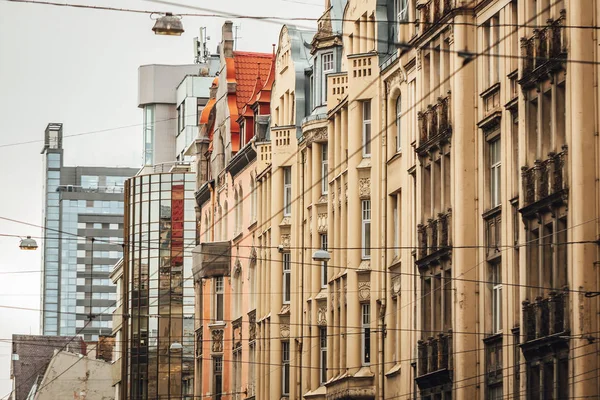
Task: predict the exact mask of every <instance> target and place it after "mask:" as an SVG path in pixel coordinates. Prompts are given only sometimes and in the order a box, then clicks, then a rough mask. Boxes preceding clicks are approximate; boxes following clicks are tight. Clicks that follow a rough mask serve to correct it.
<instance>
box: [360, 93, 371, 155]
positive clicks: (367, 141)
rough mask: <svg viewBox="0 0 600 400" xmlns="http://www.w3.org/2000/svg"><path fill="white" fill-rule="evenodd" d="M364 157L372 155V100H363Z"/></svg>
mask: <svg viewBox="0 0 600 400" xmlns="http://www.w3.org/2000/svg"><path fill="white" fill-rule="evenodd" d="M362 106H363V109H362V113H363V115H362V135H363V137H362V140H363V157H371V100H366V101H363V102H362Z"/></svg>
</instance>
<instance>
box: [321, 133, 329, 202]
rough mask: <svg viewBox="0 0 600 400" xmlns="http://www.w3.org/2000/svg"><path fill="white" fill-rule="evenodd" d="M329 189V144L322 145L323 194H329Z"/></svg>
mask: <svg viewBox="0 0 600 400" xmlns="http://www.w3.org/2000/svg"><path fill="white" fill-rule="evenodd" d="M328 189H329V160H328V159H327V144H325V143H324V144H322V145H321V194H327V192H328Z"/></svg>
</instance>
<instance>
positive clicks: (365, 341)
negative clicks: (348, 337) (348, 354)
mask: <svg viewBox="0 0 600 400" xmlns="http://www.w3.org/2000/svg"><path fill="white" fill-rule="evenodd" d="M360 313H361V340H360V347H361V364H362V365H363V366H368V365H371V304H370V303H362V304H361V305H360Z"/></svg>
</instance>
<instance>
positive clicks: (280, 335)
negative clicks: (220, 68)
mask: <svg viewBox="0 0 600 400" xmlns="http://www.w3.org/2000/svg"><path fill="white" fill-rule="evenodd" d="M599 17H600V12H599V11H598V7H597V4H596V2H595V1H593V2H592V1H574V0H558V1H551V0H548V1H541V0H538V1H533V0H513V1H508V0H505V1H500V0H494V1H473V2H467V1H460V0H440V1H437V0H429V1H414V0H406V1H385V0H366V1H358V0H350V1H348V2H331V3H330V2H326V9H325V11H324V13H323V16H322V18H321V19H319V21H318V31H317V34H316V35H313V33H311V34H310V38H308V39H306V38H305V36H307V33H306V32H302V31H299V30H297V29H296V28H294V27H292V26H285V27H283V29H282V31H281V35H280V38H279V43H278V46H277V53H276V64H275V69H274V71H275V78H274V84H273V90H272V93H271V102H270V129H269V130H268V132H267V134H266V135H264V136H261V137H260V138H257V139H256V140H255V141H254V142H253V144H252V146H253V148H255V151H256V160H255V161H252V163H250V164H248V168H251V169H252V171H253V172H252V173H249V175H248V176H252V177H253V178H255V182H256V186H255V187H256V189H255V190H256V193H257V194H256V196H257V200H256V201H257V203H256V207H257V211H256V217H257V218H256V219H257V223H256V226H255V228H252V229H253V230H252V231H249V232H247V233H246V234H245V235H247V236H248V237H251V238H252V240H251V241H249V239H244V240H248V243H251V244H248V245H247V247H246V248H247V249H251V251H255V252H256V253H255V256H254V255H253V254H254V253H252V254H250V255H248V257H250V258H251V259H253V260H255V264H254V265H253V267H252V268H255V269H254V270H250V271H252V273H253V274H256V275H252V276H253V277H254V278H253V279H255V281H252V282H253V283H251V285H256V288H255V289H254V286H252V287H253V289H252V290H251V291H248V292H246V291H245V290H244V289H242V292H245V293H249V295H248V296H246V297H243V298H244V299H247V301H248V305H249V306H248V307H247V308H248V311H250V313H246V314H242V315H243V316H244V317H243V318H244V319H243V320H242V321H244V322H245V321H246V319H245V318H246V317H245V315H248V330H249V332H252V335H251V336H252V337H251V338H250V337H248V336H246V334H245V333H244V332H245V331H244V329H245V327H244V326H245V325H244V324H242V326H243V327H244V328H243V329H242V332H243V333H242V337H241V342H240V343H241V344H240V346H241V354H242V360H243V361H242V363H246V362H247V363H248V366H247V367H243V368H242V371H243V372H242V373H243V374H244V375H245V377H244V378H241V381H240V382H242V386H241V388H240V387H237V390H241V392H243V393H242V395H241V397H240V398H256V399H280V398H289V399H300V398H307V399H313V398H314V399H327V400H334V399H417V398H419V399H423V400H434V399H436V400H438V399H439V400H448V399H452V398H455V399H469V400H471V399H502V398H515V399H536V400H537V399H560V398H583V397H586V398H595V397H598V396H600V389H599V368H600V365H599V363H600V356H599V355H598V344H597V343H598V340H597V337H598V332H599V331H600V326H598V317H597V315H598V312H599V308H598V307H599V305H598V299H599V298H600V297H593V296H594V295H595V294H597V292H598V290H599V289H598V288H599V278H598V276H599V275H598V256H599V254H598V244H597V239H598V229H599V224H598V217H599V216H600V215H599V212H600V211H599V208H598V204H599V195H600V193H599V187H598V179H599V178H600V162H599V160H598V150H597V149H598V148H599V144H600V143H598V137H597V135H596V133H595V132H596V131H597V129H596V128H595V127H596V126H597V125H598V124H600V113H599V112H598V111H597V108H598V107H597V105H596V98H597V97H598V95H599V94H600V93H598V89H597V87H596V86H594V84H593V83H594V82H595V81H596V80H597V77H598V67H597V65H596V62H597V61H598V60H597V58H598V55H597V51H596V50H595V39H594V36H593V34H592V33H591V32H590V30H589V29H586V28H584V27H585V26H593V25H597V22H596V21H597V20H598V18H599ZM341 21H343V22H341ZM415 21H418V22H417V23H415ZM395 42H398V46H395V45H394V44H395ZM309 43H310V46H309V45H308V44H309ZM220 79H223V78H222V77H221V78H220ZM198 170H201V168H198ZM252 174H255V175H252ZM215 179H217V177H216V176H215ZM244 179H245V178H244ZM234 181H235V180H234ZM217 182H218V181H217ZM235 182H237V181H235ZM227 184H228V183H227ZM236 184H237V183H236ZM214 190H216V188H215V189H214ZM213 196H214V195H213ZM207 198H208V197H207ZM213 207H214V205H213ZM211 210H213V211H214V208H212V209H211ZM213 211H211V213H209V216H207V217H205V216H204V215H205V213H204V208H203V209H202V212H201V214H200V215H201V219H200V226H201V227H202V229H207V228H206V227H209V228H210V229H219V228H218V227H219V223H218V222H216V221H218V218H217V219H215V217H214V215H215V214H214V212H213ZM244 212H246V211H244ZM203 218H204V219H203ZM212 221H215V223H213V222H212ZM225 240H227V241H229V240H230V239H228V238H225ZM236 240H238V239H235V238H234V239H233V241H231V242H230V243H229V245H230V246H231V247H232V248H235V243H236ZM244 243H246V242H244ZM319 249H327V251H328V253H329V254H330V256H331V258H330V260H329V261H328V262H327V263H324V262H322V261H315V260H313V254H314V253H315V251H316V250H319ZM234 253H235V252H232V255H231V260H230V262H231V269H230V271H231V274H232V275H233V273H234V272H233V271H236V269H235V268H236V267H235V265H237V264H236V261H235V260H236V255H235V254H245V253H242V250H241V247H240V250H239V253H235V254H234ZM237 257H240V260H241V256H239V255H238V256H237ZM253 257H255V258H253ZM249 268H250V267H249ZM241 270H242V271H244V267H243V262H242V268H241ZM230 282H231V285H235V284H236V283H235V282H236V281H235V279H233V278H231V281H230ZM245 284H246V283H245V282H244V285H245ZM227 290H232V289H231V287H230V288H229V289H227ZM226 293H227V292H226ZM231 296H232V298H235V295H233V294H232V295H231ZM201 304H202V303H201ZM227 304H234V303H227ZM253 305H255V311H254V314H251V312H252V310H253ZM231 307H234V306H233V305H232V306H231ZM197 309H198V304H197ZM204 309H205V310H206V307H204ZM231 310H233V308H231ZM228 312H230V311H228ZM236 315H237V314H236ZM250 315H253V316H254V319H251V318H250ZM231 320H232V321H225V323H227V324H228V323H230V322H233V321H234V320H235V316H234V315H232V314H231ZM233 337H234V339H233V340H234V341H235V336H233ZM200 343H207V342H206V341H204V342H200ZM203 346H204V347H203V348H204V349H206V344H204V345H203ZM228 351H231V352H233V349H229V350H228ZM250 351H251V354H252V355H250ZM246 354H248V356H246ZM232 357H233V355H232V356H227V357H225V359H228V358H229V359H233V358H232ZM246 360H247V361H246ZM244 368H246V369H244ZM207 392H209V391H207V390H206V389H203V391H202V393H198V392H197V393H196V395H198V394H202V395H206V394H207ZM231 393H234V394H239V393H238V392H237V391H232V392H231ZM211 395H213V396H214V393H211Z"/></svg>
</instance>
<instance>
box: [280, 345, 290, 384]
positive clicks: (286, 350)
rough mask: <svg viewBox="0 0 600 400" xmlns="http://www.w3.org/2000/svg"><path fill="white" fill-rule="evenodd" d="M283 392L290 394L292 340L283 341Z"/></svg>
mask: <svg viewBox="0 0 600 400" xmlns="http://www.w3.org/2000/svg"><path fill="white" fill-rule="evenodd" d="M281 394H282V395H284V396H286V395H288V394H290V342H281Z"/></svg>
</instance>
